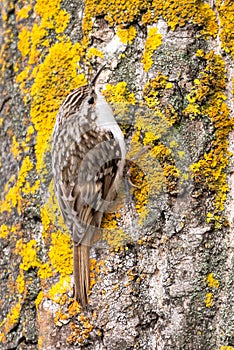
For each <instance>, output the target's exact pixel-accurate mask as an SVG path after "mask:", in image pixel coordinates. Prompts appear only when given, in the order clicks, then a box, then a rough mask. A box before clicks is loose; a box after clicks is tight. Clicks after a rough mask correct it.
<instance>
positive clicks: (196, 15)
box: [142, 0, 218, 37]
mask: <svg viewBox="0 0 234 350" xmlns="http://www.w3.org/2000/svg"><path fill="white" fill-rule="evenodd" d="M160 17H163V18H164V19H165V20H166V22H167V24H168V26H169V27H170V28H171V29H172V30H175V28H176V27H177V26H181V27H183V26H184V25H185V24H187V23H189V22H190V23H191V22H192V23H194V24H198V25H199V26H200V27H202V29H201V34H203V35H205V36H213V37H215V36H216V35H217V32H218V25H217V20H216V16H215V13H214V11H213V10H212V9H211V7H210V5H209V4H207V3H205V4H204V3H202V2H198V1H197V0H185V1H183V2H181V3H178V1H176V0H167V1H164V0H155V1H153V2H152V5H151V6H148V11H147V12H146V13H145V14H144V15H143V16H142V22H143V23H144V24H147V23H155V22H157V20H158V19H159V18H160Z"/></svg>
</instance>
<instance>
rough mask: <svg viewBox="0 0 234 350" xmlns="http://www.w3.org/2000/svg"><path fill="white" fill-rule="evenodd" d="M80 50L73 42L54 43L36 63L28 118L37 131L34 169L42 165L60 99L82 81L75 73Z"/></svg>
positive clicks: (82, 76)
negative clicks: (36, 67)
mask: <svg viewBox="0 0 234 350" xmlns="http://www.w3.org/2000/svg"><path fill="white" fill-rule="evenodd" d="M80 52H81V46H80V44H78V43H76V44H74V45H73V44H72V43H71V42H70V41H69V40H68V41H67V42H66V43H64V42H60V43H57V44H55V45H54V46H53V47H52V48H51V49H50V51H49V54H48V55H47V56H46V59H45V60H44V62H43V63H42V64H41V65H40V66H39V69H38V73H37V76H36V79H35V82H34V84H33V86H32V89H31V96H32V98H33V100H32V104H31V118H32V121H33V123H34V125H35V129H36V130H37V145H36V156H37V169H40V168H41V167H42V164H43V154H44V152H45V151H46V150H47V145H48V141H49V138H50V137H51V133H52V130H53V127H54V123H55V117H56V113H57V111H58V109H59V106H60V105H61V102H62V101H63V99H64V97H65V96H66V95H67V94H68V93H69V92H71V91H72V90H74V89H75V88H77V87H79V86H82V85H84V84H85V83H86V80H85V77H84V75H83V74H79V75H77V68H78V65H77V64H78V62H79V60H80Z"/></svg>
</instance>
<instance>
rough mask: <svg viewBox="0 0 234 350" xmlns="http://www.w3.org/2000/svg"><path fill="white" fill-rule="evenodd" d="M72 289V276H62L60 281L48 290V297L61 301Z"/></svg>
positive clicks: (57, 301)
mask: <svg viewBox="0 0 234 350" xmlns="http://www.w3.org/2000/svg"><path fill="white" fill-rule="evenodd" d="M70 290H71V278H70V276H60V279H59V282H57V283H56V284H54V285H53V286H52V287H51V289H50V290H49V292H48V297H49V298H50V299H51V300H53V301H55V302H56V303H60V301H61V297H62V295H63V294H65V295H66V294H67V293H68V291H70Z"/></svg>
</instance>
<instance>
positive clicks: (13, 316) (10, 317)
mask: <svg viewBox="0 0 234 350" xmlns="http://www.w3.org/2000/svg"><path fill="white" fill-rule="evenodd" d="M20 311H21V301H19V302H18V303H17V304H16V305H14V306H13V307H12V308H11V310H10V311H9V312H8V314H7V316H6V318H4V320H3V321H2V322H1V323H0V327H1V328H2V330H3V335H2V337H1V338H2V341H4V340H5V335H6V334H7V333H8V332H9V331H10V330H11V329H12V328H13V327H14V325H15V324H16V323H17V322H18V319H19V317H20Z"/></svg>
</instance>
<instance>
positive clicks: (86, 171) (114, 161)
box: [55, 130, 121, 244]
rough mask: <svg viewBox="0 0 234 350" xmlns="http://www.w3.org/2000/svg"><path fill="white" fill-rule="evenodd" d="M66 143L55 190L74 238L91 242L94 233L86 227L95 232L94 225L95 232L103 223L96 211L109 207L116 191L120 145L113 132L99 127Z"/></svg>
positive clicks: (78, 241) (56, 176)
mask: <svg viewBox="0 0 234 350" xmlns="http://www.w3.org/2000/svg"><path fill="white" fill-rule="evenodd" d="M89 133H90V134H89ZM88 140H89V141H88ZM90 140H92V142H91V143H90ZM67 145H68V146H67V148H66V159H64V162H63V165H62V167H61V168H60V171H59V173H58V174H55V190H56V194H57V198H58V202H59V206H60V209H61V212H62V215H63V218H64V221H65V223H66V225H67V227H68V228H69V230H70V231H71V233H72V234H73V240H74V241H75V242H76V243H78V244H79V243H84V241H83V240H84V238H85V239H86V240H87V244H88V243H89V242H90V241H88V240H89V239H91V238H92V237H87V231H89V232H90V236H92V234H93V233H92V228H93V232H94V231H95V228H97V227H99V226H100V224H101V219H102V214H98V215H97V213H101V212H104V211H106V210H107V208H108V203H109V201H111V200H112V199H113V197H114V195H115V188H114V182H115V179H116V175H117V173H118V164H119V162H120V155H121V153H120V147H119V144H118V143H117V142H116V141H115V140H114V138H113V135H112V134H111V133H110V132H101V131H100V130H97V131H94V130H91V131H88V132H87V133H86V134H85V135H83V136H82V137H81V139H80V140H79V142H77V141H76V140H74V139H71V140H70V142H67ZM90 226H92V227H90ZM85 236H86V237H85Z"/></svg>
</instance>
